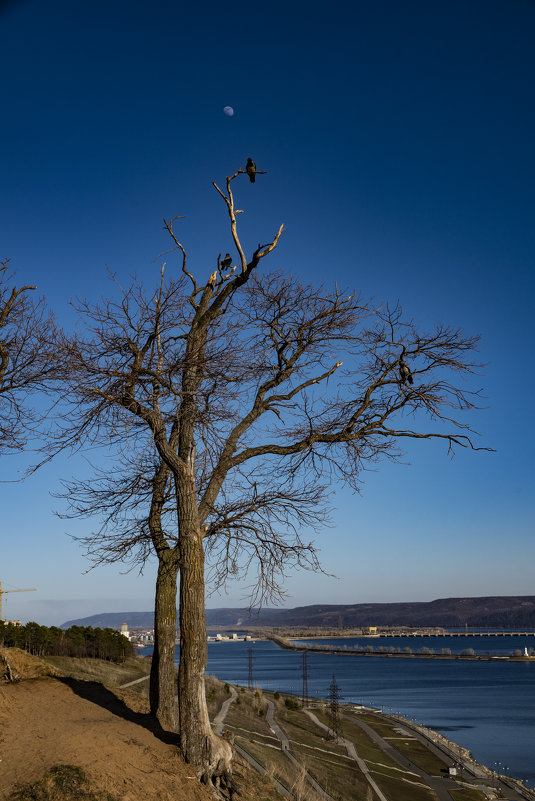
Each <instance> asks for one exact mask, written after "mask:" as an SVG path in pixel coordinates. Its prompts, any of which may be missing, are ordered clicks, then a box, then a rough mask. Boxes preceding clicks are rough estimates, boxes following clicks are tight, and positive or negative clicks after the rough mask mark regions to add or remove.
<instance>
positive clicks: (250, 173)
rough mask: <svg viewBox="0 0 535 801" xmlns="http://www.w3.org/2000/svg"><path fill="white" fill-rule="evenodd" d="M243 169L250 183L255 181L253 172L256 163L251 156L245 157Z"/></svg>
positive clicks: (254, 171)
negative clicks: (245, 162)
mask: <svg viewBox="0 0 535 801" xmlns="http://www.w3.org/2000/svg"><path fill="white" fill-rule="evenodd" d="M245 171H246V173H247V175H248V176H249V180H250V182H251V183H252V184H254V182H255V174H256V164H255V163H254V161H253V160H252V158H251V157H249V158H248V159H247V164H246V165H245Z"/></svg>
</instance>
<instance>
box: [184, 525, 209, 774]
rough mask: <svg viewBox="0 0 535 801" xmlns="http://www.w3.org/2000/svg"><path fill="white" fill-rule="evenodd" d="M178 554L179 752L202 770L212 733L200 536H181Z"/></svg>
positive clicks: (202, 559)
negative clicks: (208, 702) (207, 696)
mask: <svg viewBox="0 0 535 801" xmlns="http://www.w3.org/2000/svg"><path fill="white" fill-rule="evenodd" d="M180 551H181V560H180V562H181V564H180V666H179V676H178V686H179V694H178V700H179V716H180V749H181V751H182V755H183V756H184V759H185V760H186V762H190V763H193V764H194V765H199V766H203V765H204V766H205V765H206V763H207V762H208V761H209V760H210V751H211V749H210V746H209V743H210V741H211V738H212V730H211V726H210V720H209V717H208V709H207V706H206V698H205V692H204V671H205V668H206V662H207V657H208V649H207V641H206V615H205V604H204V550H203V543H202V536H201V532H200V531H198V530H196V531H190V532H188V533H185V532H182V533H181V535H180Z"/></svg>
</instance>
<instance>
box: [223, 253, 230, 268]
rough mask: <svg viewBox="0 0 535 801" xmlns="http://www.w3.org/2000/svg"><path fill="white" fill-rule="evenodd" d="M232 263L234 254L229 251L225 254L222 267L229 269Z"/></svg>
mask: <svg viewBox="0 0 535 801" xmlns="http://www.w3.org/2000/svg"><path fill="white" fill-rule="evenodd" d="M231 264H232V256H231V255H230V253H227V254H226V255H225V258H224V259H223V260H222V262H221V267H223V269H224V270H228V269H229V267H230V265H231Z"/></svg>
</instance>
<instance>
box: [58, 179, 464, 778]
mask: <svg viewBox="0 0 535 801" xmlns="http://www.w3.org/2000/svg"><path fill="white" fill-rule="evenodd" d="M240 175H241V172H240V171H238V172H236V173H235V174H234V175H232V176H230V177H229V178H227V181H226V188H225V190H222V189H220V188H219V187H218V186H217V185H215V184H214V186H215V188H216V190H217V192H218V193H219V195H220V197H221V198H222V200H223V201H224V204H225V206H226V210H227V213H228V218H229V225H230V233H231V237H232V240H233V245H234V249H235V253H236V254H237V259H236V260H237V264H236V265H235V266H234V267H232V268H231V269H223V268H222V266H221V258H220V256H219V257H217V259H215V258H214V263H213V265H212V267H211V268H210V269H209V270H208V269H207V270H206V274H208V275H207V277H206V278H205V279H200V278H199V277H198V276H196V275H195V274H194V272H193V271H192V270H191V269H190V267H189V264H188V263H187V256H186V250H185V248H184V246H183V244H182V243H181V242H180V240H179V238H178V235H177V234H176V232H175V225H176V222H175V221H173V220H171V221H169V222H166V223H165V228H166V230H167V232H168V234H169V235H170V237H171V240H172V243H173V245H174V248H175V249H176V251H177V253H178V254H179V260H180V263H181V265H180V266H181V274H180V276H179V277H178V278H170V279H167V278H166V277H165V274H164V272H163V270H162V276H161V280H160V284H159V287H158V288H157V290H156V291H155V292H154V291H151V292H145V290H144V289H143V286H142V285H141V284H140V283H139V282H137V281H134V282H133V283H132V285H131V287H130V288H128V289H127V290H120V291H119V297H118V300H109V301H105V302H101V303H99V304H91V303H89V302H88V301H83V302H81V303H80V304H79V305H78V311H79V314H80V317H81V318H83V319H84V320H85V324H86V333H85V334H84V335H82V334H81V333H80V334H77V335H76V336H73V337H71V338H65V339H64V341H63V344H62V347H61V355H62V358H63V364H64V367H65V369H66V370H68V371H69V373H70V379H69V381H70V387H69V393H68V397H70V399H71V401H72V410H71V414H70V416H69V426H68V430H67V431H66V432H65V436H66V437H67V438H70V440H71V441H72V443H73V444H77V445H78V446H81V445H83V444H84V443H85V442H87V441H91V440H92V439H94V438H97V439H98V437H99V436H103V435H104V434H105V435H106V437H107V438H108V439H109V442H110V444H111V446H112V447H113V446H114V445H119V443H121V442H124V440H125V438H127V437H129V438H132V437H136V436H137V437H140V438H141V441H143V440H144V438H146V432H147V431H148V432H149V433H150V436H151V437H152V440H153V443H154V446H155V448H156V451H157V454H158V459H159V460H160V461H161V463H162V464H165V465H166V468H167V469H168V470H169V473H170V475H171V477H172V484H173V492H174V502H173V503H174V514H175V516H176V533H175V539H176V545H175V548H176V549H177V554H178V568H179V573H180V594H179V609H180V666H179V718H180V743H181V750H182V753H183V755H184V757H185V759H186V761H188V762H191V763H194V764H196V765H198V766H199V775H202V776H204V778H206V779H209V778H210V776H211V772H212V771H215V770H217V771H218V772H220V771H221V770H222V767H221V766H222V765H223V763H224V764H227V761H228V753H227V751H228V749H226V748H225V747H224V746H225V745H228V744H224V745H222V744H221V741H220V740H219V738H217V737H216V736H215V735H214V734H213V733H212V731H211V728H210V723H209V718H208V713H207V708H206V701H205V696H204V682H203V674H204V670H205V666H206V658H207V646H206V621H205V606H204V603H205V602H204V598H205V552H207V553H208V555H210V554H212V555H213V556H216V557H217V555H224V557H225V562H224V565H225V566H224V567H223V568H221V567H219V565H218V562H217V559H216V564H215V570H216V580H217V577H218V575H219V580H224V578H225V576H226V574H227V571H228V565H232V560H233V558H234V555H235V554H237V553H239V552H240V547H241V543H245V542H254V543H255V544H254V545H253V546H252V547H253V549H255V548H257V547H260V548H261V547H264V546H258V545H257V544H256V543H259V542H260V543H261V542H262V537H263V536H264V542H265V546H266V547H267V548H268V553H269V549H270V548H272V547H275V545H276V543H275V540H274V538H273V537H272V536H271V534H270V532H271V530H272V524H273V521H274V520H275V519H276V517H277V514H283V512H282V509H283V508H284V504H285V502H287V501H288V499H289V498H290V497H293V498H294V499H295V503H296V508H297V507H299V505H300V502H301V501H302V503H303V506H302V509H303V510H304V511H303V512H302V514H303V515H304V516H305V519H306V514H307V512H306V508H307V503H308V502H309V501H310V499H311V498H312V495H311V494H310V493H311V491H312V490H311V489H310V488H311V487H314V486H315V485H316V484H324V483H329V482H330V481H332V480H333V479H335V478H336V479H339V480H342V481H344V482H346V483H347V484H349V485H350V486H352V487H354V488H358V486H359V482H360V480H361V478H362V471H363V469H364V468H365V467H366V466H368V465H369V464H370V463H373V462H376V461H379V460H381V459H382V458H390V459H397V458H398V457H399V455H400V448H401V444H402V442H403V440H405V439H432V438H433V439H441V440H443V441H444V442H445V444H446V446H447V449H448V450H449V451H452V450H454V449H455V448H456V447H467V448H472V449H475V445H474V442H473V439H472V431H471V429H470V427H469V425H468V424H467V423H466V422H463V421H462V420H461V419H460V413H461V412H463V411H466V410H469V409H471V408H473V407H474V406H475V405H476V403H477V392H476V393H473V392H471V390H470V389H469V388H468V386H467V385H466V383H465V377H466V376H469V374H470V373H472V372H473V371H474V369H475V366H476V365H475V364H474V361H473V359H474V350H475V348H476V344H477V339H476V338H473V337H470V336H466V335H465V334H464V333H463V332H462V331H459V330H453V329H450V328H448V327H443V326H438V327H436V328H435V329H434V330H432V331H430V332H419V331H418V330H417V328H416V326H415V325H414V324H413V323H412V322H411V321H405V320H404V319H403V317H402V312H401V309H400V308H399V307H398V306H396V307H395V308H393V309H390V308H388V307H385V308H375V307H374V306H373V305H372V304H370V303H367V302H364V301H363V300H362V299H361V298H359V297H358V296H356V295H355V294H352V293H347V292H343V291H341V290H339V289H338V288H337V287H335V288H334V289H326V288H323V287H321V288H315V287H311V286H306V285H302V284H301V283H300V282H299V281H297V280H296V279H295V278H292V277H290V276H286V275H283V274H280V273H271V274H262V275H261V274H260V271H259V266H260V265H261V263H262V261H263V259H264V258H266V257H267V256H268V255H269V254H270V253H272V252H273V251H274V250H275V248H276V247H277V244H278V242H279V239H280V236H281V234H282V230H283V229H282V226H281V227H280V228H279V230H278V232H277V233H276V234H275V235H274V236H273V237H272V239H271V240H270V241H269V242H268V243H267V244H264V245H262V244H260V245H258V247H257V248H256V249H255V250H254V251H253V253H252V254H251V256H250V257H246V255H245V251H244V248H243V246H242V243H241V241H240V238H239V235H238V230H237V215H238V214H239V213H240V212H239V210H237V209H236V208H235V205H234V196H233V191H232V184H233V181H234V180H236V179H238V178H239V176H240ZM401 361H403V362H404V364H406V365H407V366H408V368H409V370H410V374H411V376H412V378H413V383H412V384H411V383H410V382H409V383H408V382H407V381H406V380H404V378H403V376H402V375H401V374H400V362H401ZM273 477H276V478H275V479H273ZM240 499H241V502H242V503H244V504H245V506H244V508H243V510H241V509H240ZM251 508H254V511H255V515H256V518H255V523H254V538H252V539H251V540H247V541H246V535H245V532H246V531H247V525H248V524H247V520H248V519H249V518H248V512H247V509H249V510H250V509H251ZM277 510H278V511H277ZM242 511H243V514H242ZM241 514H242V517H240V515H241ZM283 519H284V518H283V517H281V520H283ZM259 520H262V521H263V522H262V523H261V524H259V523H258V521H259ZM298 522H299V521H298V520H297V521H296V523H298ZM240 538H241V539H240ZM259 555H260V556H262V552H261V551H260V552H259ZM280 558H281V559H284V550H281V552H280ZM214 766H218V767H217V768H215V767H214Z"/></svg>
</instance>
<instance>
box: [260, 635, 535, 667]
mask: <svg viewBox="0 0 535 801" xmlns="http://www.w3.org/2000/svg"><path fill="white" fill-rule="evenodd" d="M269 639H270V640H271V641H272V642H274V643H275V645H278V646H279V648H284V649H285V650H287V651H309V652H311V653H318V654H340V655H347V656H364V657H372V658H373V657H386V658H387V659H447V660H452V659H461V660H463V661H465V662H466V661H468V662H478V661H483V662H505V661H506V662H534V661H535V657H533V656H497V655H492V654H434V653H419V652H414V653H413V652H411V653H406V652H400V651H387V650H383V651H367V650H357V651H355V650H349V649H344V648H340V647H337V646H336V645H312V644H310V643H307V644H304V643H295V642H292V641H291V640H287V639H285V638H284V637H278V636H276V635H275V634H273V635H271V636H270V637H269Z"/></svg>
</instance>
